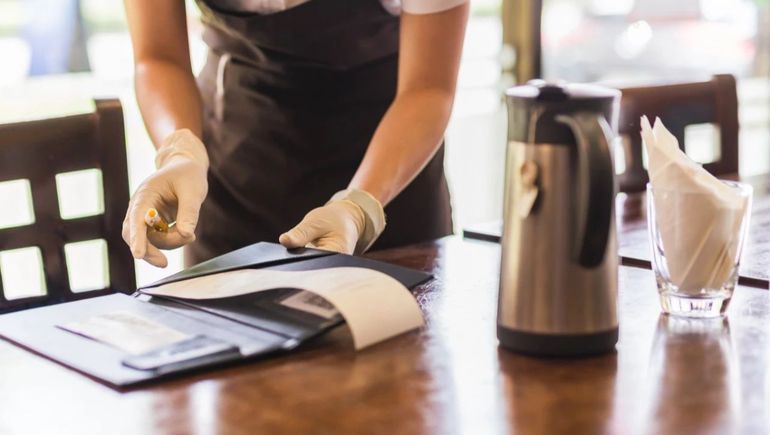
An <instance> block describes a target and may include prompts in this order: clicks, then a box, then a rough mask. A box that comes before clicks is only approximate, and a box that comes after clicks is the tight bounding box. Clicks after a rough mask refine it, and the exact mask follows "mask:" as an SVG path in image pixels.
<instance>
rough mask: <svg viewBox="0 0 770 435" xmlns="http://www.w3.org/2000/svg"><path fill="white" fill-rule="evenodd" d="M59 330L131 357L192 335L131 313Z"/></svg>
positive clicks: (71, 325) (92, 320)
mask: <svg viewBox="0 0 770 435" xmlns="http://www.w3.org/2000/svg"><path fill="white" fill-rule="evenodd" d="M57 326H58V327H59V328H61V329H64V330H66V331H70V332H74V333H75V334H79V335H83V336H85V337H88V338H90V339H92V340H96V341H100V342H102V343H105V344H108V345H110V346H112V347H115V348H117V349H120V350H122V351H124V352H126V353H129V354H131V355H139V354H143V353H145V352H149V351H151V350H155V349H159V348H162V347H165V346H168V345H170V344H173V343H176V342H179V341H183V340H186V339H188V338H190V336H189V335H186V334H183V333H181V332H179V331H176V330H174V329H171V328H169V327H168V326H165V325H161V324H160V323H157V322H154V321H152V320H149V319H145V318H143V317H139V316H137V315H135V314H132V313H129V312H128V311H116V312H114V313H106V314H99V315H97V316H92V317H89V318H87V319H84V320H81V321H77V322H71V323H67V324H64V325H57Z"/></svg>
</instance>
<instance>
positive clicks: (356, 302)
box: [141, 267, 423, 349]
mask: <svg viewBox="0 0 770 435" xmlns="http://www.w3.org/2000/svg"><path fill="white" fill-rule="evenodd" d="M279 288H296V289H301V290H305V291H308V292H312V293H315V294H317V295H319V296H322V297H323V298H324V299H326V300H327V301H329V303H331V304H332V305H333V306H334V308H336V309H337V310H339V312H340V314H342V317H343V318H345V321H347V323H348V326H349V327H350V331H351V332H352V334H353V342H354V344H355V347H356V349H363V348H365V347H367V346H370V345H372V344H375V343H378V342H380V341H383V340H386V339H388V338H390V337H393V336H396V335H398V334H401V333H404V332H406V331H409V330H412V329H415V328H418V327H420V326H422V325H423V319H422V312H421V311H420V308H419V306H418V305H417V301H415V299H414V297H413V296H412V294H411V293H410V292H409V290H408V289H407V288H406V287H404V286H403V285H402V284H401V283H400V282H398V281H397V280H396V279H394V278H392V277H390V276H388V275H386V274H384V273H382V272H378V271H375V270H371V269H365V268H359V267H338V268H330V269H321V270H309V271H278V270H269V269H242V270H234V271H230V272H224V273H218V274H214V275H208V276H202V277H199V278H193V279H188V280H185V281H179V282H174V283H170V284H165V285H162V286H159V287H154V288H147V289H142V290H141V292H142V293H146V294H149V295H155V296H168V297H175V298H183V299H194V300H202V299H217V298H226V297H232V296H240V295H244V294H248V293H255V292H260V291H265V290H271V289H279ZM295 302H296V301H295Z"/></svg>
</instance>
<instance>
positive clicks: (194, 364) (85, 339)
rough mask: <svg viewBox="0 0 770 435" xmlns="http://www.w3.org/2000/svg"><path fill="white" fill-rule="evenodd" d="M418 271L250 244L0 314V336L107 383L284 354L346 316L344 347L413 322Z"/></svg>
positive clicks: (374, 339)
mask: <svg viewBox="0 0 770 435" xmlns="http://www.w3.org/2000/svg"><path fill="white" fill-rule="evenodd" d="M429 278H430V275H429V274H427V273H424V272H420V271H416V270H412V269H407V268H403V267H400V266H395V265H391V264H387V263H382V262H379V261H374V260H369V259H366V258H361V257H354V256H349V255H342V254H333V253H330V252H325V251H319V250H314V249H303V250H300V251H287V250H286V249H285V248H283V247H282V246H280V245H276V244H271V243H257V244H255V245H251V246H247V247H245V248H242V249H239V250H237V251H233V252H231V253H228V254H225V255H223V256H220V257H217V258H215V259H212V260H209V261H207V262H204V263H201V264H199V265H197V266H194V267H191V268H189V269H187V270H185V271H183V272H180V273H178V274H176V275H172V276H170V277H168V278H166V279H163V280H161V281H158V282H156V283H153V284H151V285H149V286H146V287H143V288H140V289H139V290H138V291H137V292H136V293H134V294H133V295H125V294H113V295H108V296H100V297H95V298H91V299H85V300H81V301H76V302H69V303H64V304H59V305H53V306H48V307H42V308H36V309H31V310H26V311H21V312H17V313H10V314H5V315H2V316H0V336H2V337H3V338H5V339H7V340H9V341H11V342H13V343H15V344H18V345H19V346H22V347H24V348H27V349H29V350H31V351H33V352H35V353H38V354H40V355H42V356H45V357H47V358H49V359H52V360H54V361H56V362H59V363H61V364H63V365H65V366H68V367H70V368H73V369H75V370H77V371H79V372H81V373H83V374H85V375H88V376H89V377H92V378H95V379H97V380H99V381H102V382H105V383H107V384H109V385H112V386H116V387H126V386H131V385H135V384H139V383H142V382H148V381H152V380H156V379H159V378H163V377H167V376H170V375H172V374H177V373H180V372H185V371H190V370H195V369H201V368H204V367H210V366H213V365H218V364H223V363H229V362H234V361H240V360H245V359H251V358H256V357H260V356H265V355H267V354H273V353H277V352H283V351H288V350H291V349H293V348H295V347H297V346H298V345H299V344H301V343H303V342H304V341H306V340H308V339H310V338H312V337H315V336H317V335H319V334H322V333H324V332H325V331H328V330H329V329H331V328H333V327H335V326H338V325H340V324H342V323H343V322H345V321H347V322H348V324H349V326H350V329H351V332H352V334H353V341H354V344H355V346H356V348H359V349H360V348H363V347H366V346H367V345H370V344H373V343H376V342H378V341H381V340H383V339H386V338H388V337H391V336H394V335H396V334H399V333H401V332H405V331H407V330H410V329H413V328H415V327H418V326H420V325H421V324H422V317H421V313H420V310H419V308H418V306H417V303H416V301H415V300H414V298H413V296H412V295H411V294H409V292H408V291H407V290H406V289H405V288H413V287H415V286H417V285H418V284H420V283H422V282H424V281H426V280H428V279H429Z"/></svg>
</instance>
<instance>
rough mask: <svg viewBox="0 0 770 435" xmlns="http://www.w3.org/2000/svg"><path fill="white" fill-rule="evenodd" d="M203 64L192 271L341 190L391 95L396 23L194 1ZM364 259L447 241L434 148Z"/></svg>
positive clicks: (323, 3)
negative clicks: (206, 161)
mask: <svg viewBox="0 0 770 435" xmlns="http://www.w3.org/2000/svg"><path fill="white" fill-rule="evenodd" d="M199 5H200V7H201V10H202V12H203V22H204V25H205V27H206V29H205V33H204V37H203V38H204V41H205V42H206V43H207V44H208V46H209V48H210V50H209V56H208V60H207V63H206V66H205V67H204V69H203V71H202V72H201V75H200V77H199V80H198V81H199V86H200V90H201V94H202V96H203V102H204V142H205V143H206V146H207V149H208V153H209V158H210V160H211V168H210V171H209V193H208V197H207V199H206V201H205V202H204V204H203V207H202V208H201V214H200V220H199V223H198V228H197V236H198V239H197V241H196V242H195V243H193V244H191V245H189V246H188V247H187V249H186V251H185V263H186V264H188V265H189V264H195V263H198V262H200V261H203V260H206V259H209V258H211V257H214V256H217V255H220V254H223V253H225V252H229V251H231V250H233V249H237V248H239V247H242V246H245V245H248V244H251V243H255V242H258V241H270V242H276V241H277V240H278V236H279V235H280V234H281V233H282V232H284V231H286V230H288V229H290V228H291V227H292V226H293V225H295V224H297V223H299V221H300V220H301V219H302V217H303V216H304V215H305V213H307V212H308V211H310V210H311V209H313V208H315V207H318V206H320V205H323V204H324V203H325V202H326V201H327V200H328V199H329V198H330V197H331V196H332V195H333V194H334V193H335V192H337V191H338V190H341V189H344V188H346V187H347V185H348V182H349V181H350V179H351V178H352V177H353V174H354V172H355V171H356V168H357V167H358V165H359V164H360V162H361V160H362V158H363V156H364V152H365V151H366V148H367V146H368V144H369V141H370V139H371V137H372V135H373V133H374V131H375V129H376V128H377V125H378V124H379V122H380V119H381V118H382V116H383V115H384V114H385V111H386V110H387V109H388V107H389V105H390V103H391V102H392V100H393V98H394V96H395V90H396V77H397V70H398V62H397V55H398V28H399V20H398V17H395V16H393V15H390V14H389V13H388V12H387V11H386V10H385V9H383V7H382V6H381V5H380V2H379V0H355V1H351V0H311V1H309V2H307V3H303V4H301V5H300V6H297V7H294V8H291V9H288V10H286V11H284V12H279V13H275V14H269V15H258V14H244V13H238V12H232V11H224V10H221V9H217V5H216V0H205V1H202V0H201V1H199ZM385 213H386V216H387V222H388V225H387V227H386V229H385V231H384V233H383V234H382V236H381V237H380V238H379V239H378V241H377V242H376V243H375V245H374V246H373V249H380V248H387V247H392V246H398V245H404V244H409V243H415V242H418V241H423V240H428V239H434V238H438V237H441V236H444V235H447V234H450V233H451V231H452V223H451V211H450V205H449V191H448V189H447V184H446V179H445V177H444V149H443V145H442V147H441V148H440V149H439V151H438V152H437V153H436V155H435V156H434V157H433V159H432V160H431V161H430V162H429V163H428V165H427V166H426V167H425V169H424V170H423V171H422V173H421V174H420V175H419V176H418V177H417V178H416V179H415V180H414V181H413V182H412V183H411V184H410V185H409V186H408V187H407V188H406V189H404V191H403V192H402V193H401V194H400V195H399V196H398V197H397V198H395V199H394V200H393V201H392V202H391V203H390V204H389V205H388V206H387V207H386V208H385Z"/></svg>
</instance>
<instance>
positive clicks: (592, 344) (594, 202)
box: [497, 81, 620, 356]
mask: <svg viewBox="0 0 770 435" xmlns="http://www.w3.org/2000/svg"><path fill="white" fill-rule="evenodd" d="M619 99H620V93H619V92H618V91H616V90H613V89H607V88H603V87H599V86H592V85H578V84H568V85H567V84H565V85H556V84H548V83H545V82H542V81H533V82H530V83H528V84H527V85H525V86H517V87H513V88H511V89H509V90H508V91H507V92H506V100H507V106H508V148H507V153H506V176H505V178H506V180H505V200H504V222H503V238H502V262H501V265H500V294H499V299H498V317H497V336H498V338H499V340H500V344H501V345H502V346H503V347H506V348H508V349H511V350H514V351H518V352H522V353H528V354H533V355H549V356H572V355H589V354H597V353H602V352H609V351H612V350H613V349H614V347H615V344H616V343H617V340H618V318H617V270H618V257H617V241H616V229H615V214H614V202H615V178H614V175H615V173H614V169H613V162H612V153H611V149H610V145H611V144H612V143H613V142H614V138H615V137H616V135H617V118H618V102H619Z"/></svg>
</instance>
